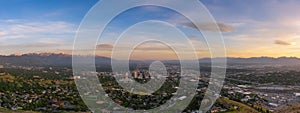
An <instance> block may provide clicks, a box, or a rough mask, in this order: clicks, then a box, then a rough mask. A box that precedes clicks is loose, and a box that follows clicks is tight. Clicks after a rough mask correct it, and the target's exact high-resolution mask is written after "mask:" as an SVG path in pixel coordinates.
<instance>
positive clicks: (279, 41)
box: [274, 40, 295, 46]
mask: <svg viewBox="0 0 300 113" xmlns="http://www.w3.org/2000/svg"><path fill="white" fill-rule="evenodd" d="M274 43H275V44H278V45H287V46H288V45H295V42H288V41H283V40H275V41H274Z"/></svg>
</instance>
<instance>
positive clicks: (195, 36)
mask: <svg viewBox="0 0 300 113" xmlns="http://www.w3.org/2000/svg"><path fill="white" fill-rule="evenodd" d="M198 37H199V36H198V35H191V36H190V38H198Z"/></svg>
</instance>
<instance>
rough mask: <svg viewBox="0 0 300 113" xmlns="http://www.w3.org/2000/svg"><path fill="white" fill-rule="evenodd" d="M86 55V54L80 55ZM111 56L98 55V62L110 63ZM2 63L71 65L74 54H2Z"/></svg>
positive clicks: (0, 58)
mask: <svg viewBox="0 0 300 113" xmlns="http://www.w3.org/2000/svg"><path fill="white" fill-rule="evenodd" d="M80 57H84V56H80ZM110 60H111V59H110V58H107V57H102V56H96V57H95V61H96V63H108V62H110ZM0 65H16V66H71V65H72V55H67V54H54V53H41V54H37V53H30V54H23V55H9V56H0Z"/></svg>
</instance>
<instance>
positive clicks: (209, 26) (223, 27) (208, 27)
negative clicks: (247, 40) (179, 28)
mask: <svg viewBox="0 0 300 113" xmlns="http://www.w3.org/2000/svg"><path fill="white" fill-rule="evenodd" d="M197 24H199V25H200V30H203V31H211V32H218V31H219V30H220V31H221V32H234V31H235V29H234V28H233V26H230V25H228V24H225V23H222V22H217V23H216V24H217V25H218V26H219V28H217V27H216V26H215V23H211V22H207V23H203V22H202V23H197ZM180 25H183V26H187V27H190V28H193V29H197V27H196V26H195V24H194V23H192V22H186V23H181V24H180Z"/></svg>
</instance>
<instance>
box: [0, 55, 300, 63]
mask: <svg viewBox="0 0 300 113" xmlns="http://www.w3.org/2000/svg"><path fill="white" fill-rule="evenodd" d="M80 57H84V56H80ZM85 57H90V56H85ZM220 59H221V58H214V60H216V61H217V62H218V61H220ZM95 61H96V64H103V63H105V64H109V63H110V62H111V58H108V57H103V56H96V57H95ZM131 61H133V62H141V61H139V60H131ZM142 62H143V61H142ZM149 62H150V61H149ZM164 62H168V61H164ZM169 62H176V61H175V60H169ZM199 62H200V63H210V62H211V59H210V58H202V59H199ZM227 63H228V64H231V63H241V64H243V63H245V64H300V58H296V57H279V58H273V57H252V58H232V57H228V58H227ZM0 65H17V66H71V65H72V55H67V54H54V53H41V54H37V53H31V54H23V55H9V56H0Z"/></svg>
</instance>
